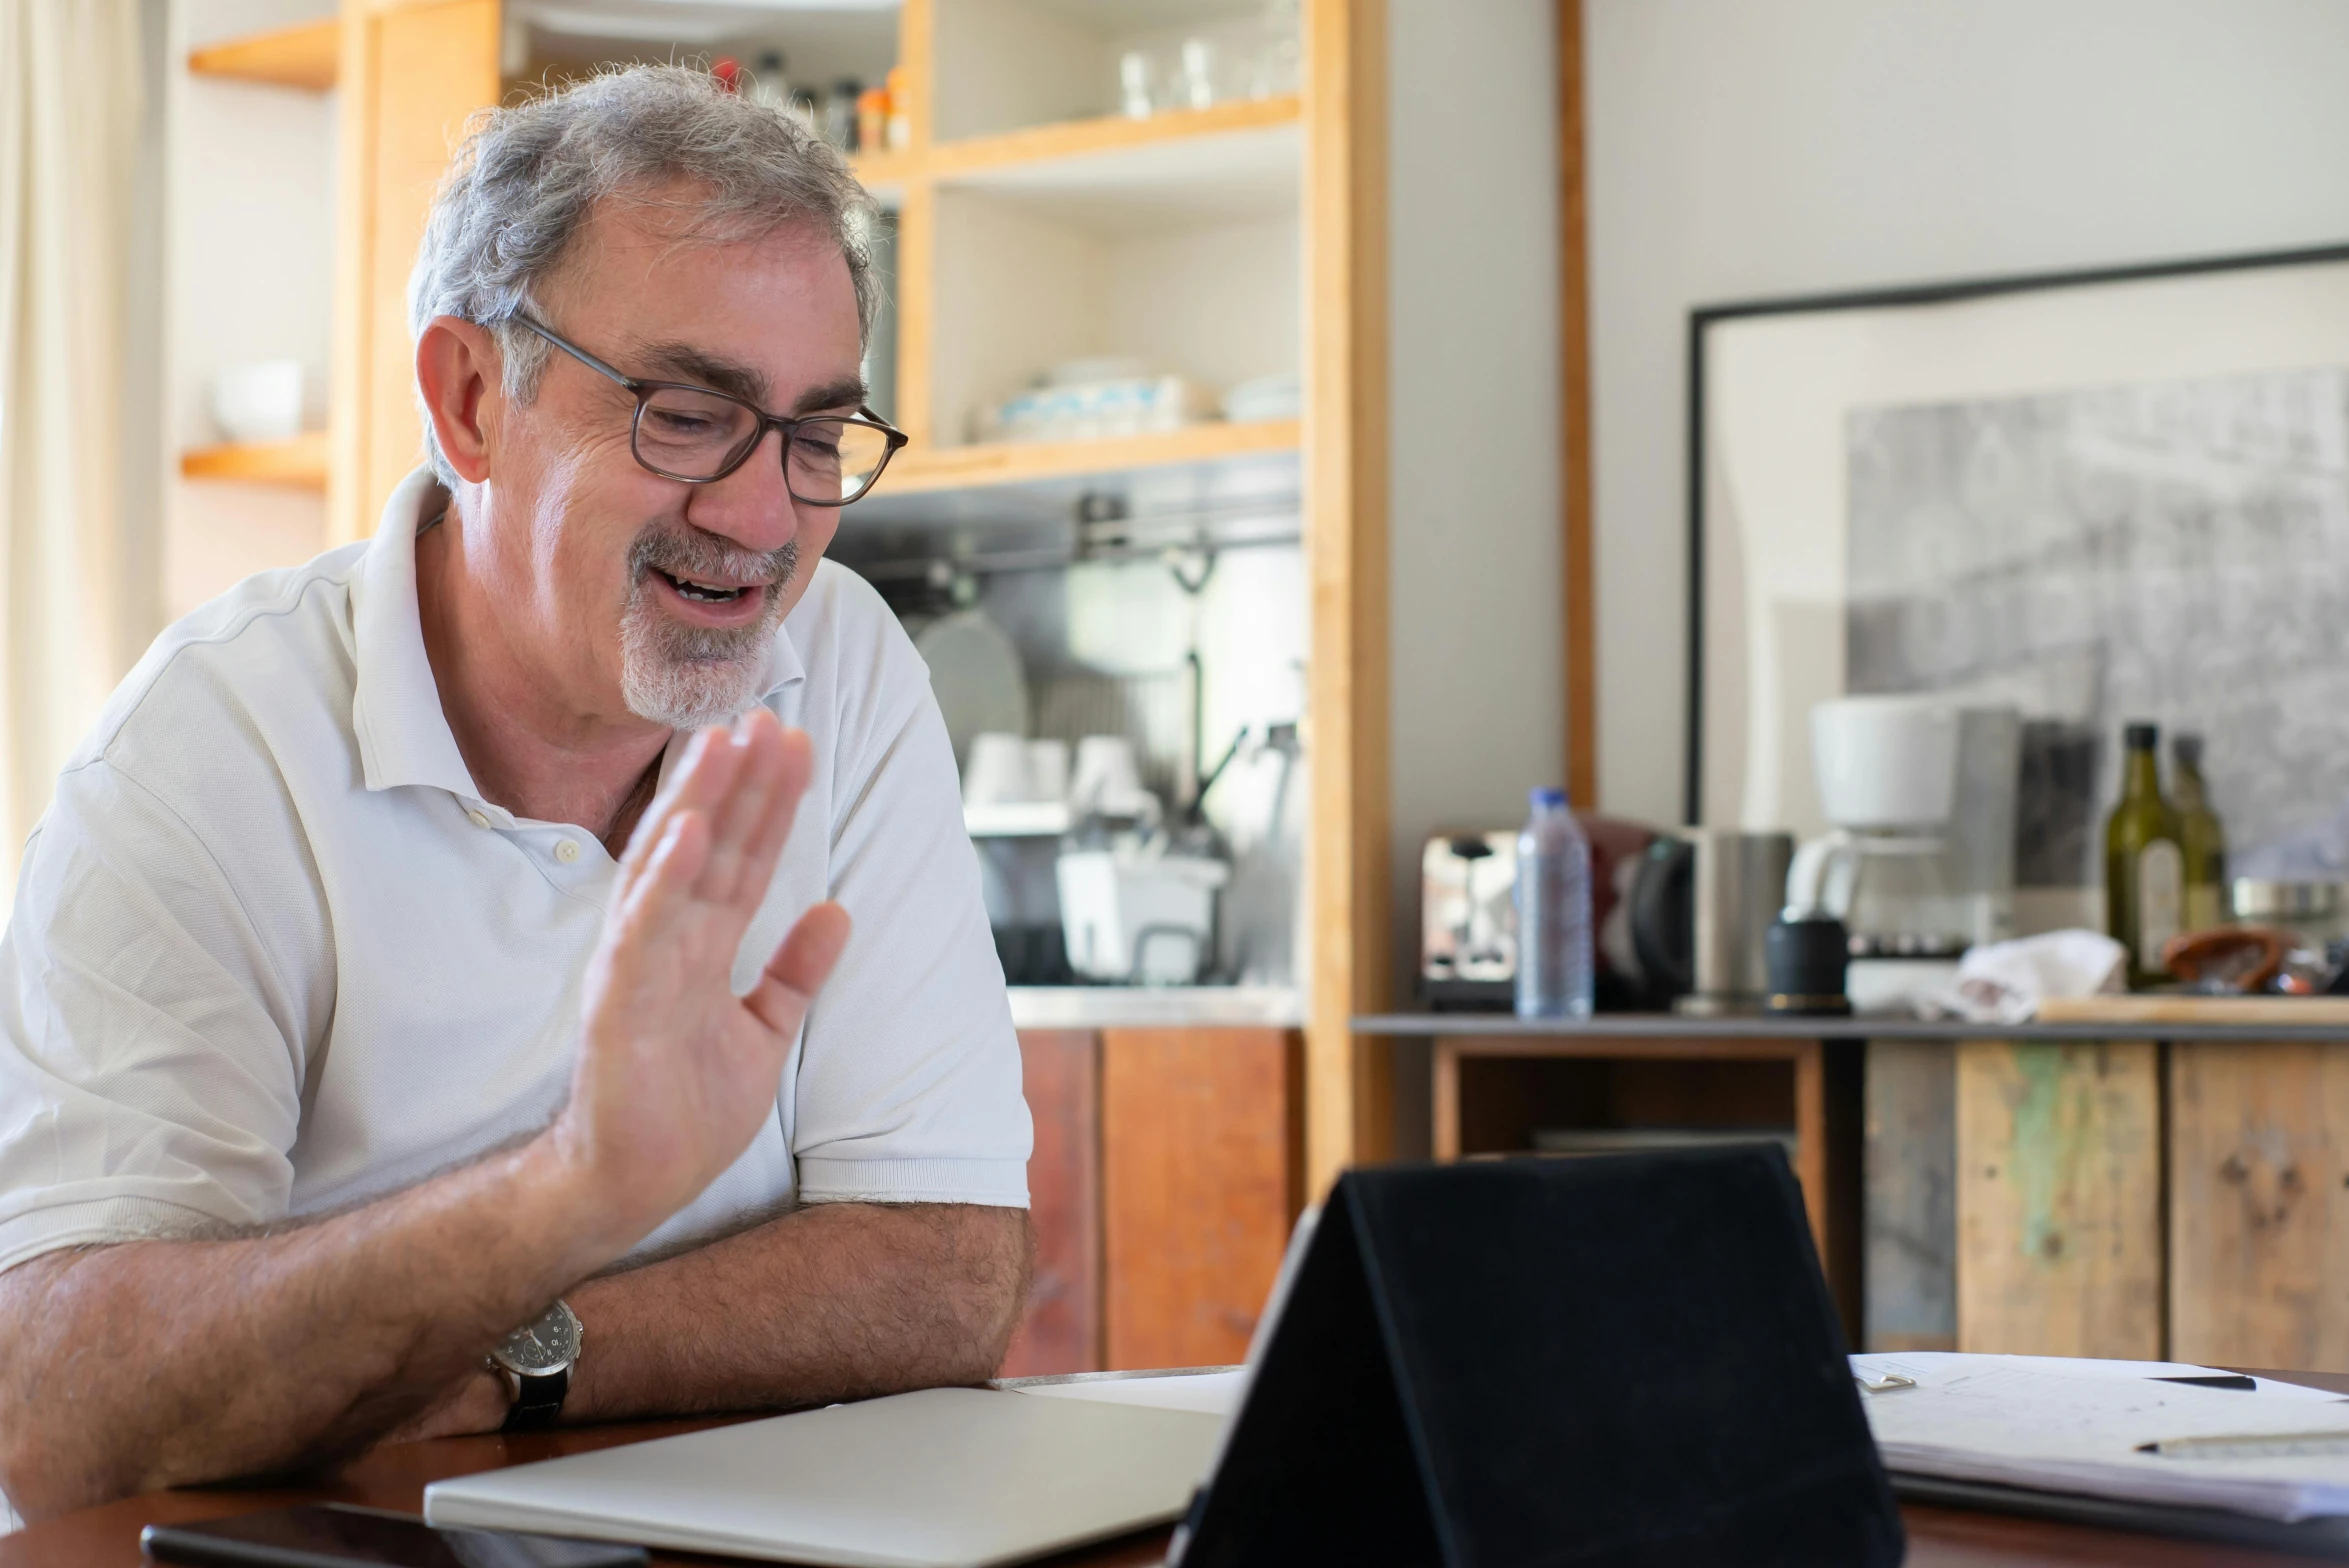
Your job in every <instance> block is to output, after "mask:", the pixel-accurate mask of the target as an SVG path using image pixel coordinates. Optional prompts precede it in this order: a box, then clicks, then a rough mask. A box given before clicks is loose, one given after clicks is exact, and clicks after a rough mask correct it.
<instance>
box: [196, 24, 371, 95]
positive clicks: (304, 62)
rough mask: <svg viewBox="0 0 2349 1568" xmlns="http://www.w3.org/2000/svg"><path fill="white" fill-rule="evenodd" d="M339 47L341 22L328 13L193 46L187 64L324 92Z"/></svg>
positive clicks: (209, 72)
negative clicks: (295, 24) (320, 17)
mask: <svg viewBox="0 0 2349 1568" xmlns="http://www.w3.org/2000/svg"><path fill="white" fill-rule="evenodd" d="M341 50H342V24H341V23H340V22H338V21H336V20H335V19H334V18H333V17H328V18H327V19H326V20H324V21H321V22H304V23H302V24H301V25H300V26H298V27H281V28H278V29H277V30H276V31H274V32H267V33H254V34H251V35H250V36H248V37H244V38H232V39H230V40H229V41H228V42H226V43H218V44H208V45H206V46H205V47H204V48H202V49H191V50H190V51H188V69H189V70H190V71H192V72H193V73H195V74H196V75H198V76H224V77H228V78H230V79H232V80H235V81H240V82H263V83H267V84H268V85H269V86H272V87H300V88H306V89H307V90H309V91H311V92H315V93H322V92H325V91H326V90H327V89H328V88H330V87H332V86H333V85H334V79H335V73H336V69H337V65H338V63H339V57H340V54H341Z"/></svg>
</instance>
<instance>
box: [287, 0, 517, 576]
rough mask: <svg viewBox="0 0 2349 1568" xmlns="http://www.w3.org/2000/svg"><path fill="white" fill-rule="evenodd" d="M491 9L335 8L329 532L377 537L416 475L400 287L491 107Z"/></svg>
mask: <svg viewBox="0 0 2349 1568" xmlns="http://www.w3.org/2000/svg"><path fill="white" fill-rule="evenodd" d="M499 16H500V11H499V5H498V0H343V11H342V18H343V20H342V27H343V36H342V60H341V64H340V66H339V67H338V70H337V80H338V83H339V86H340V91H341V95H342V103H341V106H340V108H339V109H338V111H337V113H338V115H339V117H340V121H339V127H340V128H339V135H340V137H341V146H340V149H339V157H340V159H341V167H340V169H339V171H338V172H339V176H340V187H341V188H340V190H339V192H338V194H337V196H336V201H337V203H338V205H339V208H340V214H339V217H340V226H339V229H338V231H337V234H336V241H335V243H336V252H337V255H336V262H335V278H336V292H335V333H334V373H333V385H334V397H333V399H332V402H333V407H332V409H331V410H330V417H331V419H332V422H333V433H332V437H331V440H332V443H333V458H332V466H331V469H330V472H329V478H328V482H327V532H328V535H329V537H330V538H332V540H333V541H334V542H335V543H337V544H340V543H343V542H345V541H347V540H352V539H361V538H365V537H366V536H367V535H369V534H372V533H373V532H374V531H375V525H376V522H377V520H378V514H379V513H380V512H381V511H382V509H383V503H384V500H385V499H386V497H388V496H389V495H390V494H391V491H392V487H393V486H395V485H397V484H398V483H399V482H400V480H401V479H403V478H405V477H406V476H407V474H408V472H409V470H411V469H413V468H414V467H415V466H416V465H417V464H418V463H419V462H421V461H423V431H422V427H421V426H420V425H419V423H418V420H417V413H416V345H415V343H414V342H413V340H411V339H410V337H409V336H408V304H407V296H408V273H409V271H410V269H411V268H413V267H414V266H415V263H416V247H417V245H418V243H419V242H421V241H422V239H423V238H424V218H425V213H426V211H427V210H428V208H429V207H430V205H431V202H432V192H433V189H434V187H436V186H437V185H438V184H439V183H440V178H441V175H442V174H443V173H444V172H446V170H447V168H448V162H449V154H450V152H451V151H452V150H454V148H455V147H456V144H457V141H458V139H459V138H460V137H461V136H462V134H463V132H464V128H465V122H466V120H467V119H468V118H470V117H471V116H472V115H473V114H474V113H475V112H476V111H478V110H481V109H486V108H489V107H490V106H492V105H494V104H495V103H496V102H497V101H498V90H499V88H498V20H499Z"/></svg>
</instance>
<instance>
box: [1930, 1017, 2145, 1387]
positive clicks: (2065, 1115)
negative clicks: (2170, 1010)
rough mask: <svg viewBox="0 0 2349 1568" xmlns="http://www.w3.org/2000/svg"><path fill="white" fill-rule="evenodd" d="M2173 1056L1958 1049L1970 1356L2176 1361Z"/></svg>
mask: <svg viewBox="0 0 2349 1568" xmlns="http://www.w3.org/2000/svg"><path fill="white" fill-rule="evenodd" d="M2158 1063H2159V1048H2158V1047H2156V1046H2154V1045H2152V1044H2151V1043H2143V1042H2134V1043H2126V1044H2122V1043H2113V1044H2091V1045H2069V1044H2067V1045H2054V1044H2037V1043H2025V1044H2009V1043H2005V1042H2001V1041H1986V1040H1969V1041H1966V1042H1964V1043H1963V1044H1961V1045H1959V1046H1958V1047H1957V1116H1956V1122H1957V1164H1958V1188H1957V1227H1958V1266H1957V1290H1958V1307H1957V1335H1958V1348H1959V1349H1960V1350H1968V1351H1994V1352H2014V1353H2019V1354H2026V1355H2056V1356H2115V1357H2128V1358H2134V1359H2140V1360H2157V1359H2159V1358H2160V1357H2161V1356H2162V1355H2163V1354H2164V1339H2165V1337H2166V1336H2165V1334H2164V1331H2163V1330H2164V1325H2163V1306H2164V1303H2163V1299H2162V1297H2163V1293H2162V1280H2163V1256H2162V1254H2163V1247H2162V1222H2161V1208H2162V1199H2161V1163H2162V1138H2161V1084H2160V1073H2159V1066H2158Z"/></svg>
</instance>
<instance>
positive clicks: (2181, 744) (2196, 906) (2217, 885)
mask: <svg viewBox="0 0 2349 1568" xmlns="http://www.w3.org/2000/svg"><path fill="white" fill-rule="evenodd" d="M2170 804H2171V805H2173V806H2175V807H2176V808H2177V812H2178V848H2179V849H2180V850H2181V851H2183V852H2184V854H2185V857H2186V903H2185V914H2186V927H2185V928H2186V929H2187V930H2189V931H2207V930H2209V929H2210V928H2211V927H2212V926H2215V925H2218V924H2221V923H2222V922H2223V921H2225V919H2226V918H2227V892H2226V889H2227V834H2226V829H2224V828H2223V827H2221V826H2220V825H2219V819H2218V813H2217V812H2215V811H2213V810H2211V809H2210V789H2209V786H2207V785H2205V784H2204V783H2203V782H2202V737H2201V736H2199V735H2173V736H2171V737H2170Z"/></svg>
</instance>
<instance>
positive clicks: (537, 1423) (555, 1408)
mask: <svg viewBox="0 0 2349 1568" xmlns="http://www.w3.org/2000/svg"><path fill="white" fill-rule="evenodd" d="M506 1375H507V1376H508V1377H509V1378H511V1379H512V1380H513V1385H514V1404H513V1408H512V1409H510V1410H508V1411H507V1412H506V1424H505V1427H504V1430H506V1431H508V1432H537V1431H543V1430H544V1429H546V1428H547V1427H550V1426H553V1425H554V1424H555V1417H557V1416H559V1415H561V1414H562V1413H563V1396H564V1395H566V1394H568V1393H570V1392H571V1369H570V1368H569V1367H565V1368H563V1369H562V1370H561V1371H559V1372H547V1373H542V1374H537V1375H533V1376H527V1377H525V1376H523V1375H521V1374H519V1373H514V1372H509V1373H507V1374H506Z"/></svg>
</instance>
